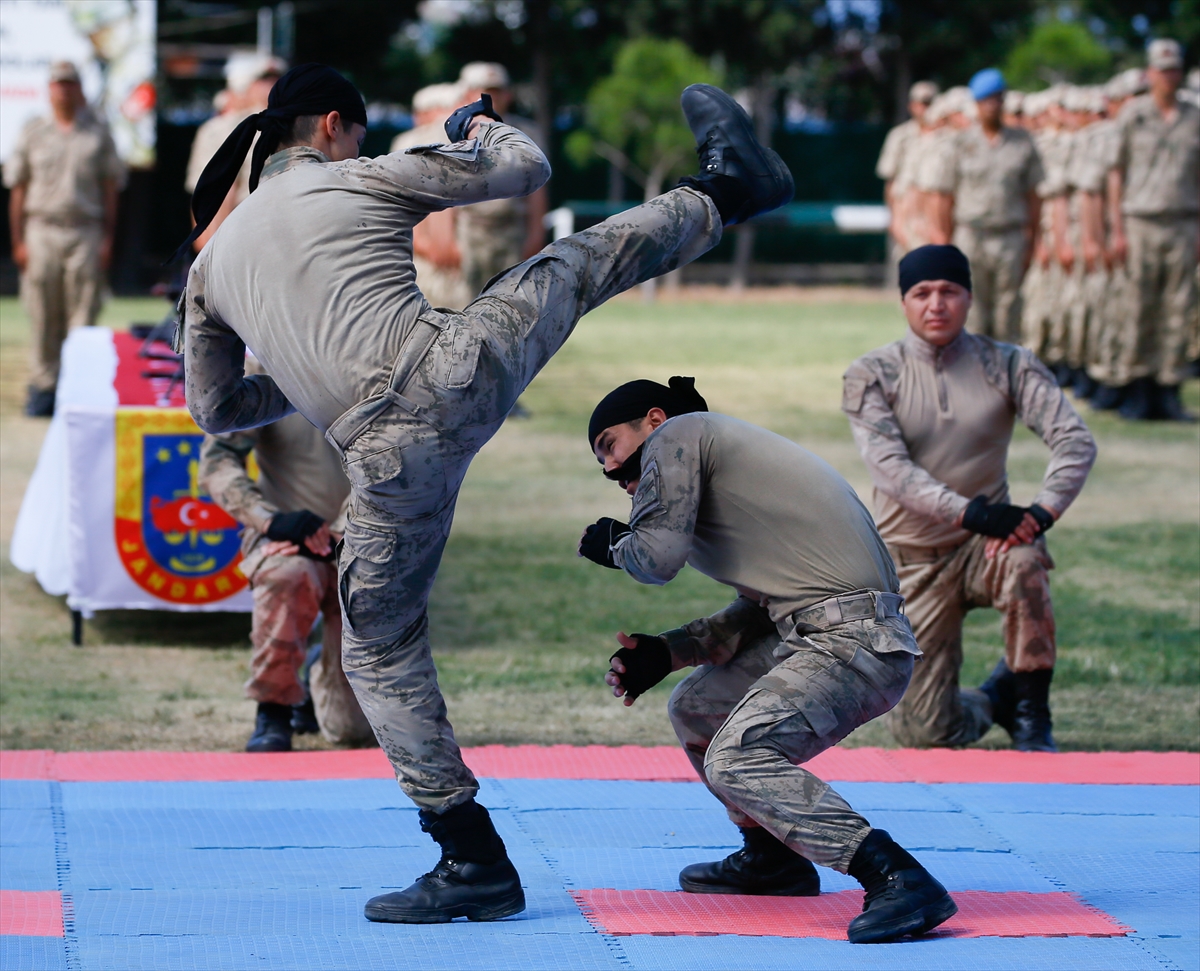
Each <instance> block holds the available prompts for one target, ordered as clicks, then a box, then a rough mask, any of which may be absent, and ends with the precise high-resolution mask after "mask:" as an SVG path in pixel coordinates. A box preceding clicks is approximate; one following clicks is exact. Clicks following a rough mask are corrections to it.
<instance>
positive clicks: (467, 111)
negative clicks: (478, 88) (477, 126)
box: [445, 94, 504, 142]
mask: <svg viewBox="0 0 1200 971" xmlns="http://www.w3.org/2000/svg"><path fill="white" fill-rule="evenodd" d="M478 115H483V116H484V117H485V118H491V119H492V121H504V119H503V118H501V117H500V116H499V115H498V114H496V109H495V108H493V107H492V96H491V95H490V94H481V95H480V96H479V100H478V101H472V102H471V103H470V104H469V105H463V106H462V107H461V108H455V109H454V111H453V112H452V113H451V115H450V117H449V118H447V119H446V125H445V128H446V137H447V138H449V139H450V141H451V142H462V141H466V138H467V132H468V131H469V130H470V128H471V122H472V120H473V119H474V118H476V117H477V116H478Z"/></svg>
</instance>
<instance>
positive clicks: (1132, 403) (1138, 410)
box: [1117, 378, 1158, 421]
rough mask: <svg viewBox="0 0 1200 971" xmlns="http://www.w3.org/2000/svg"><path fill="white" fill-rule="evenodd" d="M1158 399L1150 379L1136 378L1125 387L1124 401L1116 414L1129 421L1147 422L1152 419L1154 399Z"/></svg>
mask: <svg viewBox="0 0 1200 971" xmlns="http://www.w3.org/2000/svg"><path fill="white" fill-rule="evenodd" d="M1157 397H1158V395H1157V394H1156V389H1155V386H1154V382H1153V381H1152V380H1151V379H1150V378H1138V379H1137V380H1136V381H1131V382H1130V383H1129V384H1128V385H1126V387H1125V400H1124V401H1122V402H1121V407H1119V408H1118V409H1117V414H1118V415H1120V416H1121V417H1122V418H1127V419H1129V420H1130V421H1149V420H1150V419H1151V418H1153V417H1154V405H1155V399H1156V398H1157Z"/></svg>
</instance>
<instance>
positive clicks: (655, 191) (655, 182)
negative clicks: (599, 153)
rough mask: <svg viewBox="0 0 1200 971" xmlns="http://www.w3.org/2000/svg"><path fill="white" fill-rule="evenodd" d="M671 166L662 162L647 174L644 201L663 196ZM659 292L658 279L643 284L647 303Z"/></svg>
mask: <svg viewBox="0 0 1200 971" xmlns="http://www.w3.org/2000/svg"><path fill="white" fill-rule="evenodd" d="M669 167H670V166H669V165H667V164H664V163H662V162H659V163H656V164H655V165H654V167H653V168H652V169H650V171H649V172H648V173H646V184H645V186H644V188H645V191H644V192H643V193H642V201H643V202H649V201H650V200H651V199H653V198H654V197H655V196H657V195H661V194H662V184H663V177H664V176H666V174H667V169H668V168H669ZM657 292H658V278H657V277H651V278H650V279H649V280H647V281H646V282H645V283H643V284H642V300H643V301H644V302H646V303H654V297H655V294H657Z"/></svg>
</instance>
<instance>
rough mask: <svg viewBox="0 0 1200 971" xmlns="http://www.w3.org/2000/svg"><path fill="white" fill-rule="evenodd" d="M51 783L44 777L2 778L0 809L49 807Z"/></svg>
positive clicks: (0, 781) (0, 782)
mask: <svg viewBox="0 0 1200 971" xmlns="http://www.w3.org/2000/svg"><path fill="white" fill-rule="evenodd" d="M50 805H51V802H50V783H49V782H46V781H44V780H42V779H0V809H49V808H50Z"/></svg>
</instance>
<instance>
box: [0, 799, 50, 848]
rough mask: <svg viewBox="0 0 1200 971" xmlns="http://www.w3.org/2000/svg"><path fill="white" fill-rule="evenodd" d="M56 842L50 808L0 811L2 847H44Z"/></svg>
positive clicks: (0, 839) (0, 844)
mask: <svg viewBox="0 0 1200 971" xmlns="http://www.w3.org/2000/svg"><path fill="white" fill-rule="evenodd" d="M53 842H54V823H53V820H52V818H51V816H50V810H49V808H46V809H0V846H42V845H45V844H46V843H53Z"/></svg>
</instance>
